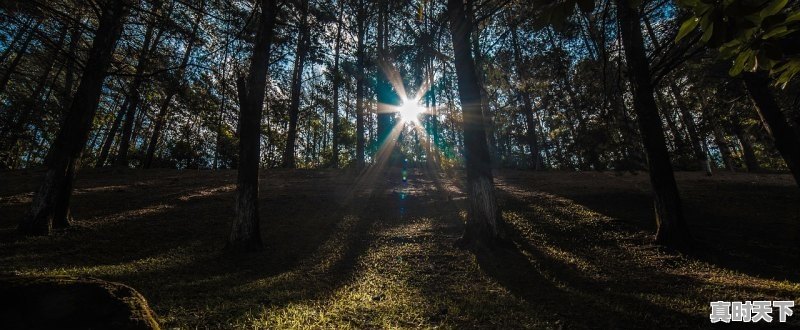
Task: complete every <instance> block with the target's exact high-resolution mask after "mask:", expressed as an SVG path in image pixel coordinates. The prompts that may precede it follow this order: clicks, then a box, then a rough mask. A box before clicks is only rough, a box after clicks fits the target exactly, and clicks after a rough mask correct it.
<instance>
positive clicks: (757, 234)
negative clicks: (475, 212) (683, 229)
mask: <svg viewBox="0 0 800 330" xmlns="http://www.w3.org/2000/svg"><path fill="white" fill-rule="evenodd" d="M681 175H684V176H687V175H691V173H689V174H686V173H683V174H681V173H679V179H680V178H681V177H682V176H681ZM729 177H730V178H729ZM759 178H760V177H759V176H753V175H748V174H739V175H730V174H728V175H723V176H722V178H721V179H718V178H716V177H712V178H702V179H695V180H691V181H690V180H687V179H683V180H679V186H680V188H681V196H682V201H683V206H684V214H685V217H686V221H687V223H688V224H689V227H690V231H691V235H692V236H693V237H694V238H695V239H697V240H698V248H697V249H695V250H694V251H690V252H689V254H690V255H692V256H693V257H695V258H697V259H700V260H704V261H707V262H710V263H713V264H715V265H718V266H720V267H723V268H727V269H731V270H735V271H739V272H742V273H745V274H748V275H752V276H757V277H760V278H764V279H778V280H784V279H785V280H792V281H800V274H798V273H797V269H796V265H798V264H800V203H797V201H798V200H800V190H798V189H797V187H795V186H791V185H776V184H775V183H774V182H772V181H767V182H759V181H758V180H759ZM642 179H645V178H642ZM601 180H614V179H602V178H601ZM601 180H598V182H596V183H594V185H593V186H588V187H585V189H571V188H568V187H569V186H570V185H574V184H575V183H570V182H566V183H564V185H563V186H556V185H549V186H545V187H541V190H542V191H545V192H548V193H552V194H555V195H560V196H565V197H568V198H570V199H572V200H574V201H575V202H576V203H578V204H581V205H584V206H586V207H587V208H589V209H591V210H594V211H596V212H598V213H601V214H604V215H607V216H609V217H611V218H614V219H617V220H619V221H621V222H622V223H624V224H626V225H627V226H628V229H629V230H634V231H645V232H648V233H655V218H654V211H653V201H652V196H651V194H650V192H649V190H648V189H649V187H647V186H646V183H645V185H643V187H644V188H645V189H641V190H638V189H633V184H631V185H630V187H628V188H624V190H623V189H620V188H619V187H610V188H607V189H605V188H603V184H604V182H602V181H601ZM515 182H517V183H519V184H525V185H526V186H527V185H528V184H529V182H530V181H526V180H516V181H515ZM530 185H532V186H536V185H535V184H534V183H530ZM609 185H611V184H609ZM565 187H567V188H565ZM573 188H574V187H573ZM536 189H539V187H537V188H536Z"/></svg>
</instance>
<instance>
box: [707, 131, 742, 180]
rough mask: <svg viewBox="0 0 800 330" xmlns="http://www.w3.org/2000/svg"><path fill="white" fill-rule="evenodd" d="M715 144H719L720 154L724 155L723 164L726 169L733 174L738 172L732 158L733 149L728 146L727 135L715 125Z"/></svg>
mask: <svg viewBox="0 0 800 330" xmlns="http://www.w3.org/2000/svg"><path fill="white" fill-rule="evenodd" d="M712 133H713V134H714V142H716V143H717V148H719V153H720V155H722V163H723V165H724V166H725V169H727V170H728V171H731V172H736V167H735V166H734V165H733V156H731V148H730V146H729V145H728V141H727V140H726V139H725V133H724V132H723V131H722V128H721V127H719V125H714V131H713V132H712Z"/></svg>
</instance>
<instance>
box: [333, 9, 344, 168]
mask: <svg viewBox="0 0 800 330" xmlns="http://www.w3.org/2000/svg"><path fill="white" fill-rule="evenodd" d="M343 4H344V3H343V2H339V15H338V17H337V21H336V46H335V48H336V50H335V54H334V56H333V136H332V137H331V140H332V146H331V167H333V168H339V140H340V137H339V135H340V134H341V133H340V132H339V129H340V128H339V89H340V88H341V86H339V85H340V84H341V77H340V73H339V56H340V53H341V50H342V21H341V20H342V19H344V17H343V16H342V14H343V13H344V5H343Z"/></svg>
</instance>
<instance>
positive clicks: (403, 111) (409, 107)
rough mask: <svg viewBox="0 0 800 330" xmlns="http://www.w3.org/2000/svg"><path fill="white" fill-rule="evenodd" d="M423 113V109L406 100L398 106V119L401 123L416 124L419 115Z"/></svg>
mask: <svg viewBox="0 0 800 330" xmlns="http://www.w3.org/2000/svg"><path fill="white" fill-rule="evenodd" d="M423 112H425V108H424V107H422V106H420V105H419V104H417V103H415V102H414V101H412V100H408V101H406V102H404V103H403V105H402V106H400V118H401V119H402V120H403V122H407V123H418V122H419V115H421V114H422V113H423Z"/></svg>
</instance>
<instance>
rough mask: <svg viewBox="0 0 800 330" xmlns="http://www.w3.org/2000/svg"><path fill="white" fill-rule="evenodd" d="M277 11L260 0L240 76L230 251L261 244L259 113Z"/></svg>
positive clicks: (273, 2)
mask: <svg viewBox="0 0 800 330" xmlns="http://www.w3.org/2000/svg"><path fill="white" fill-rule="evenodd" d="M277 12H278V5H277V1H276V0H261V15H260V20H259V25H258V31H257V32H256V37H255V44H254V45H253V54H252V56H251V57H250V68H249V70H248V74H247V81H246V83H245V82H244V81H243V78H240V84H239V85H240V88H239V93H240V95H239V99H240V100H241V101H242V102H241V103H240V108H241V114H240V115H239V170H238V175H237V177H236V215H235V216H234V221H233V226H232V227H231V234H230V236H229V237H228V244H227V247H226V248H227V249H228V250H232V251H239V252H244V251H257V250H261V249H262V248H263V244H262V241H261V229H260V224H259V222H260V220H259V215H258V167H259V166H258V165H259V160H260V158H261V116H262V110H263V109H264V94H265V88H266V83H267V74H268V72H269V55H270V49H271V47H272V35H273V29H274V27H275V17H276V14H277ZM242 94H244V95H242Z"/></svg>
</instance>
